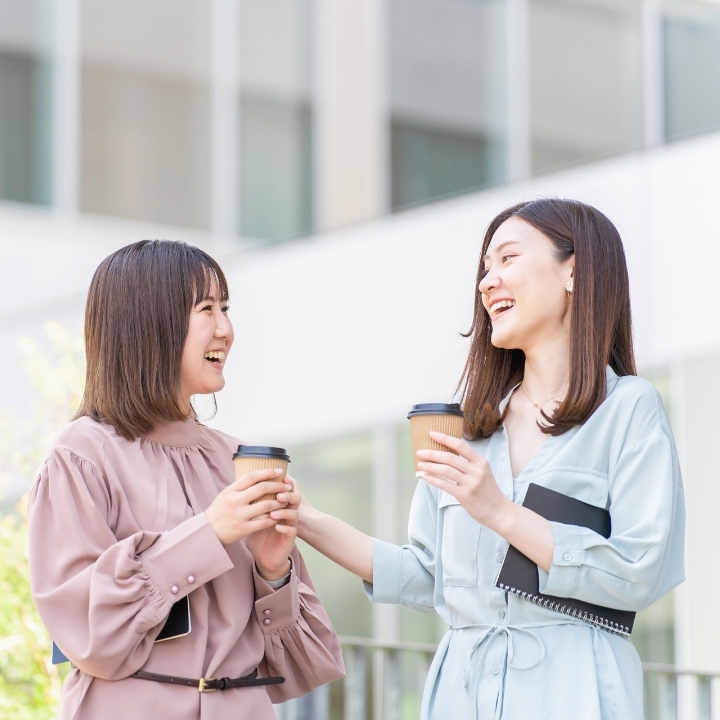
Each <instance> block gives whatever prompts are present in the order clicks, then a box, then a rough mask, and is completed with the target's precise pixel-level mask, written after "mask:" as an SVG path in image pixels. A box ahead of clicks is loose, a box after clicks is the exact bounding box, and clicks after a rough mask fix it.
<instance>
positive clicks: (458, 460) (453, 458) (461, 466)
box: [417, 450, 468, 472]
mask: <svg viewBox="0 0 720 720" xmlns="http://www.w3.org/2000/svg"><path fill="white" fill-rule="evenodd" d="M417 456H418V458H420V460H423V461H424V462H433V463H438V464H441V465H451V466H452V467H455V468H457V469H458V470H460V471H461V472H462V471H465V470H466V469H467V467H468V461H467V460H466V459H465V458H464V457H461V456H460V455H456V454H455V453H451V452H445V451H444V450H418V451H417Z"/></svg>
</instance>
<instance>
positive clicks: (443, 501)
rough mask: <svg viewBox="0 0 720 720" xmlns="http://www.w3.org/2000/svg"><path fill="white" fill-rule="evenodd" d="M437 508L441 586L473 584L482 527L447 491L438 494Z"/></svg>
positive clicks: (476, 580) (476, 579) (476, 572)
mask: <svg viewBox="0 0 720 720" xmlns="http://www.w3.org/2000/svg"><path fill="white" fill-rule="evenodd" d="M438 508H440V511H441V512H442V514H443V531H442V550H441V552H440V558H441V560H442V574H443V585H451V586H453V587H477V582H478V546H479V545H480V531H481V529H482V526H481V525H480V523H479V522H477V520H473V518H471V517H470V515H468V513H467V511H466V510H465V508H464V507H463V506H462V505H460V502H459V501H458V500H457V499H456V498H454V497H453V496H452V495H450V494H448V493H445V492H443V493H442V494H441V496H440V502H439V503H438Z"/></svg>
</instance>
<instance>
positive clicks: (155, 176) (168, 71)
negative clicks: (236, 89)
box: [80, 0, 211, 229]
mask: <svg viewBox="0 0 720 720" xmlns="http://www.w3.org/2000/svg"><path fill="white" fill-rule="evenodd" d="M210 10H211V3H208V2H204V1H203V0H155V1H154V2H151V3H148V2H143V1H142V0H84V1H83V2H82V16H81V22H82V107H81V143H80V144H81V178H82V180H81V188H80V193H81V200H80V204H81V209H82V210H83V211H86V212H93V213H104V214H108V215H121V216H125V217H132V218H138V219H141V220H149V221H154V222H161V223H168V224H173V225H185V226H191V227H197V228H203V229H206V228H208V227H209V222H210V209H209V200H210V172H211V170H210V64H211V63H210V61H211V45H210V43H211V37H210V20H211V17H210Z"/></svg>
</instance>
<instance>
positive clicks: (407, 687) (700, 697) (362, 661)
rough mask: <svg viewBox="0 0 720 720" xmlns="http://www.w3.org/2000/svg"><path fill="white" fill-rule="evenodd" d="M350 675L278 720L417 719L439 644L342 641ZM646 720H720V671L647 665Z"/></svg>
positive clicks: (288, 707) (281, 711)
mask: <svg viewBox="0 0 720 720" xmlns="http://www.w3.org/2000/svg"><path fill="white" fill-rule="evenodd" d="M340 642H341V644H342V648H343V657H344V659H345V667H346V670H347V677H346V678H344V679H343V680H337V681H335V682H333V683H330V684H329V685H324V686H323V687H321V688H318V689H317V690H315V691H314V692H312V693H310V694H309V695H307V696H305V697H303V698H299V699H297V700H291V701H289V702H286V703H283V704H282V705H278V706H276V712H277V716H278V720H418V718H419V717H420V701H421V698H422V691H423V686H424V684H425V678H426V677H427V672H428V668H429V667H430V662H431V661H432V658H433V655H434V654H435V649H436V646H435V645H434V644H431V643H413V642H387V641H380V640H373V639H371V638H359V637H341V638H340ZM643 677H644V693H645V698H644V701H645V703H644V704H645V720H720V672H712V671H705V670H699V669H693V668H684V667H678V666H675V665H661V664H657V663H644V664H643Z"/></svg>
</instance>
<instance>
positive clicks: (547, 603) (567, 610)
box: [498, 583, 630, 637]
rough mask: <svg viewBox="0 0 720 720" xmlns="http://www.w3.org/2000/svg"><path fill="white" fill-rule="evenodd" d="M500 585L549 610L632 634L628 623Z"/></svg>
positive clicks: (618, 633)
mask: <svg viewBox="0 0 720 720" xmlns="http://www.w3.org/2000/svg"><path fill="white" fill-rule="evenodd" d="M498 587H499V588H500V589H501V590H506V591H507V592H511V593H513V595H517V596H518V597H519V598H521V599H522V600H529V601H530V602H532V603H535V604H536V605H539V606H540V607H544V608H547V609H548V610H554V611H555V612H561V613H564V614H565V615H569V616H570V617H574V618H577V619H578V620H584V621H585V622H589V623H592V624H593V625H597V626H598V627H601V628H603V630H608V631H609V632H611V633H615V634H616V635H623V636H625V637H627V636H628V635H630V628H629V627H627V626H626V625H620V624H619V623H615V622H611V621H610V620H606V619H605V618H602V617H600V616H599V615H593V614H592V613H588V612H585V611H579V610H578V609H577V608H572V607H569V606H568V605H561V604H560V603H558V602H555V601H554V600H550V598H547V597H543V596H542V595H532V594H531V593H529V592H524V591H522V590H518V589H517V588H512V587H510V586H509V585H505V584H503V583H500V584H499V585H498Z"/></svg>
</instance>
